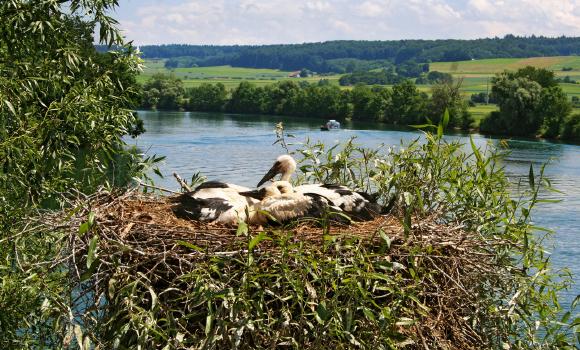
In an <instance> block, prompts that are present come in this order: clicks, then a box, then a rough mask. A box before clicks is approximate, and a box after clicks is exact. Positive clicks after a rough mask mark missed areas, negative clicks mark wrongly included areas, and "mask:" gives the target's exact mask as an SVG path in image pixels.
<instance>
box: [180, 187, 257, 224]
mask: <svg viewBox="0 0 580 350" xmlns="http://www.w3.org/2000/svg"><path fill="white" fill-rule="evenodd" d="M248 190H249V188H247V187H243V186H238V185H234V184H227V183H223V182H217V181H208V182H204V183H202V184H201V185H199V186H198V187H197V188H195V190H193V191H192V192H188V193H184V194H181V195H180V196H178V197H177V198H176V199H174V201H175V202H177V203H178V205H176V206H174V207H173V211H174V212H175V214H176V215H178V216H180V217H184V218H188V219H193V220H198V221H204V222H214V223H221V224H226V225H236V224H237V223H238V222H239V221H240V220H241V221H247V220H248V216H252V215H253V209H254V206H255V205H256V204H258V203H259V200H257V199H254V198H251V197H247V196H243V195H241V194H240V192H243V191H248Z"/></svg>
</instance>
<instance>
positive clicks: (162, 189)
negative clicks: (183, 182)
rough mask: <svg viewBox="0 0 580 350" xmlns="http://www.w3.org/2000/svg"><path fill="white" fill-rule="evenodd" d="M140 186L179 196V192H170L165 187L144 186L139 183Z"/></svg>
mask: <svg viewBox="0 0 580 350" xmlns="http://www.w3.org/2000/svg"><path fill="white" fill-rule="evenodd" d="M139 186H143V187H148V188H153V189H156V190H159V191H165V192H169V193H174V194H179V192H177V191H173V190H168V189H167V188H163V187H159V186H154V185H148V184H144V183H142V182H139Z"/></svg>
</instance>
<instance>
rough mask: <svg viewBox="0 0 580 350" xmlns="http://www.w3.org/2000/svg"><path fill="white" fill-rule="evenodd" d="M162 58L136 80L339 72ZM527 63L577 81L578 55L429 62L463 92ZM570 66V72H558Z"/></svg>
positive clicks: (571, 91) (576, 92)
mask: <svg viewBox="0 0 580 350" xmlns="http://www.w3.org/2000/svg"><path fill="white" fill-rule="evenodd" d="M164 64H165V60H145V68H144V70H143V73H141V75H139V77H138V81H139V82H140V83H144V82H145V81H147V80H149V79H150V78H151V76H153V75H154V74H156V73H164V74H170V73H171V74H174V75H175V76H176V77H178V78H179V79H181V80H182V81H183V83H184V86H185V87H194V86H199V85H200V84H202V83H218V82H219V83H222V84H224V85H225V86H226V88H228V89H233V88H235V87H236V86H237V85H238V84H239V83H240V81H242V80H248V81H251V82H252V83H254V84H256V85H258V86H264V85H268V84H272V83H274V82H277V81H282V80H292V81H296V82H300V81H307V82H311V83H312V82H318V81H319V80H320V79H328V80H330V81H331V83H332V84H335V85H338V79H339V78H340V75H331V76H314V77H309V78H289V77H288V74H289V73H290V72H288V71H281V70H276V69H256V68H240V67H231V66H215V67H193V68H175V69H167V68H165V66H164ZM527 65H532V66H535V67H541V68H547V69H551V70H553V71H554V72H555V73H556V75H558V76H560V77H564V76H570V78H571V79H574V80H576V81H580V56H556V57H532V58H497V59H486V60H474V61H459V62H435V63H431V64H430V69H431V70H432V71H434V70H436V71H440V72H446V73H451V74H453V76H454V77H455V78H463V85H462V90H463V92H464V93H465V94H466V95H470V94H474V93H479V92H486V91H489V89H491V83H490V79H491V78H492V77H493V76H494V75H495V74H496V73H499V72H502V71H504V70H506V69H507V70H516V69H519V68H522V67H525V66H527ZM563 67H570V68H572V71H562V68H563ZM561 86H562V88H563V89H564V92H566V93H567V94H568V95H569V96H578V97H580V84H561ZM418 88H419V90H421V91H425V92H429V90H430V86H429V85H418Z"/></svg>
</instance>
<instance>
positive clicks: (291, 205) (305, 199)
mask: <svg viewBox="0 0 580 350" xmlns="http://www.w3.org/2000/svg"><path fill="white" fill-rule="evenodd" d="M241 194H242V195H245V196H251V197H253V198H255V199H259V200H260V202H259V203H257V204H256V205H255V206H254V209H255V210H253V211H252V212H253V215H252V216H251V218H250V223H253V224H260V225H263V224H266V223H279V224H284V223H287V222H290V221H294V220H296V219H301V218H324V217H328V218H330V219H333V220H334V221H340V222H344V221H347V220H346V219H345V218H343V217H342V216H337V215H336V214H334V215H333V213H336V212H340V211H341V210H340V209H338V208H336V207H334V206H333V205H332V204H331V203H330V202H329V201H328V200H327V199H326V198H324V197H321V196H319V195H317V194H314V193H301V192H296V191H294V189H293V187H292V185H291V184H290V183H289V182H288V181H275V182H273V183H272V184H270V185H269V186H266V187H264V188H261V189H258V190H254V191H247V192H242V193H241Z"/></svg>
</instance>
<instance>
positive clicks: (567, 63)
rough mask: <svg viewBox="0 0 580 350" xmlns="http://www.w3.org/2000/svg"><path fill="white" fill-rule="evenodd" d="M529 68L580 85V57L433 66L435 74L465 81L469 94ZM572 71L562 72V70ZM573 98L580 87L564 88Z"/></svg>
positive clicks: (464, 86) (578, 93)
mask: <svg viewBox="0 0 580 350" xmlns="http://www.w3.org/2000/svg"><path fill="white" fill-rule="evenodd" d="M526 66H534V67H538V68H546V69H550V70H552V71H554V73H555V74H556V76H558V77H560V78H564V77H565V76H569V77H570V78H571V79H573V80H576V81H580V56H554V57H531V58H494V59H486V60H474V61H459V62H434V63H431V64H430V67H429V68H430V70H431V71H439V72H445V73H450V74H452V75H453V76H454V77H463V91H464V92H466V93H468V94H473V93H478V92H486V91H488V88H491V86H490V85H489V83H488V82H489V80H490V78H491V77H493V76H494V75H495V74H496V73H500V72H503V71H504V70H517V69H520V68H523V67H526ZM565 67H567V68H572V70H571V71H562V68H565ZM561 86H562V88H563V89H564V92H566V93H567V94H568V95H569V96H579V97H580V84H564V83H563V84H561Z"/></svg>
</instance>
